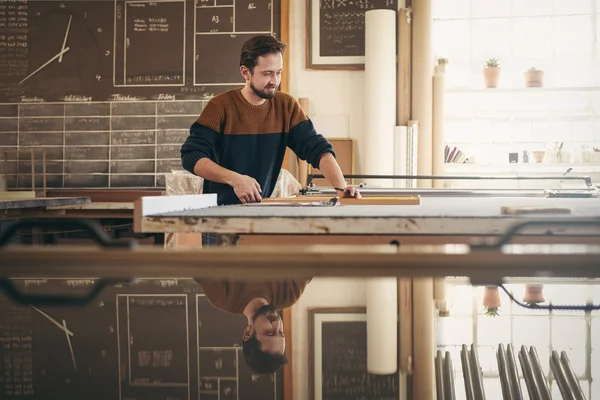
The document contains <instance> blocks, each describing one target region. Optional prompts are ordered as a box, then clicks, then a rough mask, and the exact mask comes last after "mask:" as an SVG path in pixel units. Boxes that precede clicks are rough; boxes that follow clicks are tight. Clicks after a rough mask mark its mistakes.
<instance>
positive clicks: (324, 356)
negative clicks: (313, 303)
mask: <svg viewBox="0 0 600 400" xmlns="http://www.w3.org/2000/svg"><path fill="white" fill-rule="evenodd" d="M309 337H310V350H309V351H310V355H309V359H310V360H311V362H310V363H309V364H310V368H311V371H310V376H311V382H310V385H309V386H310V399H311V400H345V399H361V400H397V399H399V396H400V387H399V375H398V374H392V375H373V374H369V373H368V372H367V323H366V313H365V310H364V308H362V309H361V308H356V309H355V308H349V309H327V308H325V309H311V310H309Z"/></svg>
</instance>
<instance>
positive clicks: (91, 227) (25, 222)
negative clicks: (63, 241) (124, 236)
mask: <svg viewBox="0 0 600 400" xmlns="http://www.w3.org/2000/svg"><path fill="white" fill-rule="evenodd" d="M7 225H8V229H7V230H6V232H4V233H3V234H2V235H0V247H3V246H5V245H6V244H7V243H8V242H9V241H10V240H11V239H13V237H14V235H15V233H16V232H17V231H18V230H19V229H23V228H48V227H61V228H65V227H66V228H68V229H73V228H74V229H81V230H83V231H85V232H88V233H91V234H92V236H93V238H94V240H95V241H96V243H98V244H100V245H102V246H103V247H136V246H137V245H138V243H137V241H135V240H129V241H121V240H114V239H111V238H110V237H109V236H108V235H107V234H106V232H104V231H103V230H102V228H100V225H99V224H97V223H93V222H91V221H88V220H85V219H77V218H74V219H21V220H18V221H15V222H12V223H9V224H7Z"/></svg>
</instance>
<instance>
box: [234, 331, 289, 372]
mask: <svg viewBox="0 0 600 400" xmlns="http://www.w3.org/2000/svg"><path fill="white" fill-rule="evenodd" d="M243 350H244V358H245V359H246V364H248V366H249V367H250V369H252V370H253V371H254V372H257V373H259V374H272V373H275V372H277V370H279V368H281V367H282V366H283V365H284V364H286V363H287V361H288V360H287V357H286V356H285V353H284V354H281V355H279V354H273V353H269V352H267V351H263V350H262V349H261V344H260V342H259V341H258V339H257V338H256V333H254V334H253V335H252V336H251V337H250V339H248V340H246V341H244V344H243Z"/></svg>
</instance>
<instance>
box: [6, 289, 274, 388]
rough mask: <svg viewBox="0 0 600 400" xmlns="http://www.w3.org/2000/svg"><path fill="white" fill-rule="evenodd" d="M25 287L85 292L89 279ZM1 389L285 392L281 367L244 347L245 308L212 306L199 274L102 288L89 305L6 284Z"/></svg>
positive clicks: (50, 291) (52, 291)
mask: <svg viewBox="0 0 600 400" xmlns="http://www.w3.org/2000/svg"><path fill="white" fill-rule="evenodd" d="M17 284H18V286H19V287H20V288H21V289H23V290H25V291H26V292H29V293H61V294H64V293H81V292H82V291H88V290H89V288H90V286H91V285H92V284H93V280H88V279H20V280H17ZM0 315H2V318H0V398H2V399H3V400H15V399H24V398H26V399H32V400H35V399H47V398H49V394H50V393H54V394H53V395H52V396H51V397H56V398H61V399H63V400H71V399H72V400H75V399H90V400H94V399H97V400H111V399H114V400H118V399H122V400H124V399H130V400H142V399H144V400H167V399H173V400H175V399H177V400H190V399H201V400H218V399H220V400H227V399H231V400H233V399H235V400H254V399H257V398H260V399H267V400H268V399H272V400H282V399H283V371H281V370H280V371H279V372H278V373H277V374H256V373H254V372H253V371H251V370H250V369H249V368H248V367H247V365H246V363H245V361H244V359H243V354H242V353H241V347H240V346H241V333H242V331H243V329H244V327H245V326H246V318H245V317H243V316H237V315H233V314H229V313H226V312H224V311H221V310H218V309H216V308H214V307H213V306H212V305H211V304H210V303H209V302H208V300H207V299H206V297H205V296H204V295H203V293H202V290H201V288H200V287H199V286H198V284H196V282H195V281H193V280H185V279H184V280H181V279H169V278H164V279H149V280H139V281H137V282H134V283H132V284H127V285H114V286H112V287H110V288H109V289H106V290H105V291H104V292H103V293H102V294H101V295H100V296H99V297H98V298H97V299H95V301H93V302H92V303H91V304H89V305H86V306H72V307H64V306H60V307H59V306H46V307H44V306H39V307H37V306H36V307H33V306H21V305H17V304H15V303H13V302H12V301H11V300H10V299H9V298H7V297H6V296H5V295H4V293H3V292H0Z"/></svg>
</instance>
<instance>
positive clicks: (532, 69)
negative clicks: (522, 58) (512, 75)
mask: <svg viewBox="0 0 600 400" xmlns="http://www.w3.org/2000/svg"><path fill="white" fill-rule="evenodd" d="M527 71H533V72H535V71H540V70H539V69H537V68H536V67H529V69H528V70H527Z"/></svg>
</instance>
